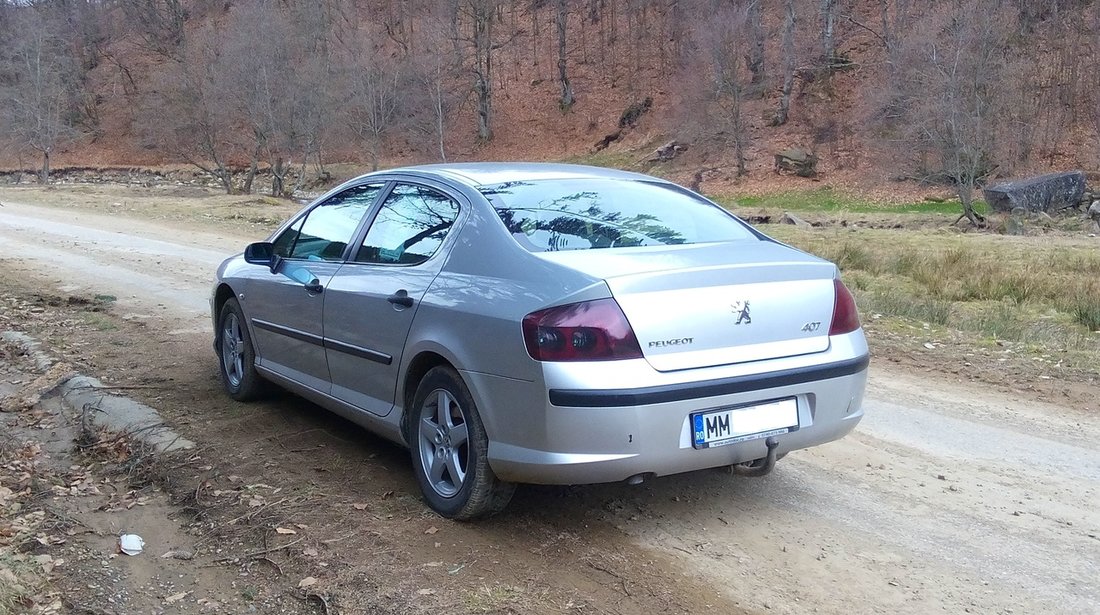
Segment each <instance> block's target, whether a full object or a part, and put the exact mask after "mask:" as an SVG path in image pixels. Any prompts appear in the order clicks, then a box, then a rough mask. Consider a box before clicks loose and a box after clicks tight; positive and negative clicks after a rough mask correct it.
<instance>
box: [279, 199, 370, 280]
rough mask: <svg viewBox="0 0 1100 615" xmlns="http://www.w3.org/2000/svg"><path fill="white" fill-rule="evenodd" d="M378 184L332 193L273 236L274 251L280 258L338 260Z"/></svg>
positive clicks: (368, 206) (365, 212)
mask: <svg viewBox="0 0 1100 615" xmlns="http://www.w3.org/2000/svg"><path fill="white" fill-rule="evenodd" d="M382 187H383V185H382V184H373V185H366V186H356V187H354V188H348V189H347V190H344V191H343V192H340V193H339V194H335V195H333V196H332V197H330V198H329V199H328V200H326V201H325V202H323V203H321V204H320V205H318V206H316V207H314V208H313V209H311V210H309V212H308V213H307V214H306V215H305V216H303V218H302V219H301V220H298V221H296V222H295V223H294V224H292V225H290V226H289V227H287V229H286V230H285V231H283V232H282V233H281V234H280V235H279V236H278V237H277V238H275V241H274V242H272V243H273V244H274V249H275V253H276V254H278V255H279V256H282V257H283V258H302V259H308V260H326V261H338V260H340V259H341V258H343V255H344V248H346V247H347V245H348V242H349V241H351V238H352V235H354V234H355V229H356V227H358V226H359V222H360V221H361V220H362V219H363V216H364V215H366V214H367V212H368V211H370V208H371V205H372V204H374V200H375V199H376V198H377V197H378V193H379V192H381V190H382Z"/></svg>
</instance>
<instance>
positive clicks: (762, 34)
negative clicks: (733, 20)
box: [745, 0, 767, 92]
mask: <svg viewBox="0 0 1100 615" xmlns="http://www.w3.org/2000/svg"><path fill="white" fill-rule="evenodd" d="M763 5H764V0H749V2H748V5H747V6H746V10H747V11H748V19H749V29H750V30H751V31H752V45H751V46H750V47H749V55H748V57H747V58H745V62H746V63H747V64H748V67H749V72H751V73H752V85H754V86H762V85H763V84H764V80H765V78H766V77H767V72H766V71H765V70H764V56H765V50H766V47H767V45H766V43H767V40H766V39H767V29H766V28H764V8H763ZM761 92H762V90H761Z"/></svg>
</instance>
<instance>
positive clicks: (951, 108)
mask: <svg viewBox="0 0 1100 615" xmlns="http://www.w3.org/2000/svg"><path fill="white" fill-rule="evenodd" d="M945 9H946V10H945V11H943V12H936V13H926V14H925V15H924V16H923V17H922V19H921V20H920V21H919V23H916V24H914V27H912V28H910V29H909V31H908V32H907V33H906V35H905V39H904V41H903V42H902V44H903V45H904V49H903V51H902V53H903V58H904V60H903V62H902V66H901V67H899V70H901V71H902V74H901V80H900V81H899V83H901V84H902V86H901V87H902V88H903V91H902V92H901V95H900V96H899V97H898V99H897V100H898V101H899V104H898V105H897V109H898V112H897V114H896V115H895V116H894V117H893V118H892V122H893V126H894V129H895V130H897V134H898V135H899V136H900V137H901V139H900V144H901V145H902V148H903V150H904V151H907V152H915V153H916V154H917V155H918V156H919V157H920V158H922V159H924V162H918V165H919V167H920V169H919V172H920V173H921V174H923V175H924V176H939V177H942V178H943V179H945V180H947V181H949V182H951V183H952V184H953V185H954V186H955V188H956V191H957V192H958V195H959V200H960V201H961V202H962V208H963V212H962V216H960V218H962V217H964V216H965V217H966V218H967V219H968V220H969V221H970V223H971V224H973V225H979V224H981V223H982V222H983V218H982V216H981V215H980V214H978V213H977V212H976V211H975V210H974V190H975V188H976V187H977V186H979V185H980V184H981V183H982V182H983V181H984V180H985V179H986V178H988V177H989V176H990V174H991V173H993V172H994V171H995V170H996V168H997V166H998V164H999V162H1000V161H1001V158H1000V156H999V155H998V154H999V151H998V144H999V142H1000V137H1001V135H1002V134H1004V133H1005V132H1007V131H1010V130H1013V126H1012V125H1011V119H1012V113H1011V112H1010V109H1009V106H1010V105H1011V104H1012V101H1013V100H1015V97H1014V96H1013V95H1012V93H1011V89H1012V88H1013V87H1017V86H1018V83H1017V82H1016V81H1015V80H1013V79H1012V78H1011V77H1012V70H1011V63H1010V56H1011V54H1012V50H1011V43H1012V36H1013V27H1012V23H1014V21H1015V17H1014V16H1013V15H1012V13H1013V10H1012V7H1010V6H1008V5H1007V3H1006V2H1005V0H950V3H949V4H948V6H946V7H945ZM976 16H981V18H980V19H976V18H975V17H976ZM929 155H931V156H932V157H933V160H934V161H935V164H936V165H937V166H932V165H930V164H929V163H928V162H927V156H929Z"/></svg>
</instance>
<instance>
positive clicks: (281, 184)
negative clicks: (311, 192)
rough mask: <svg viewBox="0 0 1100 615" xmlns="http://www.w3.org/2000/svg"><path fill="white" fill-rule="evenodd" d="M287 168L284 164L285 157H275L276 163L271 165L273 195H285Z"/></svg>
mask: <svg viewBox="0 0 1100 615" xmlns="http://www.w3.org/2000/svg"><path fill="white" fill-rule="evenodd" d="M286 172H287V169H286V167H285V166H284V165H283V157H282V156H279V157H277V158H275V164H273V165H271V196H274V197H280V196H283V190H284V188H285V179H286Z"/></svg>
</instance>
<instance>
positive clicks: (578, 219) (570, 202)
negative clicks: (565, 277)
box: [481, 179, 755, 252]
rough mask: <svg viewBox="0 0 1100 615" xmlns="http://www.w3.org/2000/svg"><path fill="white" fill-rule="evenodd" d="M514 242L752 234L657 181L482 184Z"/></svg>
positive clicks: (566, 245)
mask: <svg viewBox="0 0 1100 615" xmlns="http://www.w3.org/2000/svg"><path fill="white" fill-rule="evenodd" d="M481 193H482V194H484V195H485V196H486V197H488V199H489V200H490V201H491V202H492V203H493V206H494V208H495V209H496V212H497V215H499V216H500V219H501V220H502V221H503V222H504V226H505V227H507V228H508V232H510V233H512V236H513V237H515V238H516V241H518V242H519V243H520V245H522V246H523V247H525V248H527V249H528V250H530V251H532V252H551V251H556V250H592V249H599V248H629V247H635V246H660V245H676V244H689V243H705V242H712V241H735V240H742V239H751V238H754V237H755V235H753V234H752V232H751V231H749V229H748V228H747V227H746V226H745V225H744V224H742V223H741V222H740V221H739V220H737V218H735V217H733V216H732V215H731V214H729V213H728V212H726V211H725V210H723V209H722V208H720V207H718V206H717V205H714V204H713V203H711V202H709V201H706V200H703V199H701V198H699V197H697V196H695V195H693V194H692V193H690V192H688V191H686V190H684V189H682V188H680V187H678V186H673V185H670V184H665V183H662V182H647V181H635V180H615V179H563V180H538V181H521V182H508V183H505V184H500V185H496V186H486V187H483V188H481Z"/></svg>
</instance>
